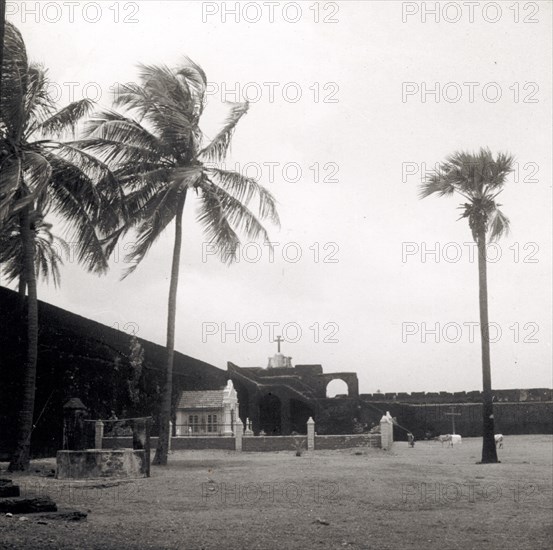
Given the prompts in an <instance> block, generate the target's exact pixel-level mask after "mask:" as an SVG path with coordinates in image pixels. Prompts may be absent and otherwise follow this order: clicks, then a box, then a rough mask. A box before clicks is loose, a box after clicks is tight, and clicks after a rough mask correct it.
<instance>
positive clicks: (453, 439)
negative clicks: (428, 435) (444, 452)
mask: <svg viewBox="0 0 553 550" xmlns="http://www.w3.org/2000/svg"><path fill="white" fill-rule="evenodd" d="M435 439H436V441H440V442H441V444H442V447H443V446H444V443H447V444H448V445H447V446H448V447H453V445H458V444H460V443H462V438H461V436H460V435H457V434H446V435H439V436H438V437H436V438H435Z"/></svg>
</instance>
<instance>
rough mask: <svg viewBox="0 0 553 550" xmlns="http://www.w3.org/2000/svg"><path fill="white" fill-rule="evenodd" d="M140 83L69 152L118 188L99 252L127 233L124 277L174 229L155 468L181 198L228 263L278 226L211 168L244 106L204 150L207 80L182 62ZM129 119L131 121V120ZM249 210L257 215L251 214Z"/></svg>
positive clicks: (168, 383) (160, 459) (146, 71)
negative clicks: (116, 218) (118, 203)
mask: <svg viewBox="0 0 553 550" xmlns="http://www.w3.org/2000/svg"><path fill="white" fill-rule="evenodd" d="M139 82H140V83H139V84H134V85H128V86H125V87H123V89H122V90H121V94H119V96H118V97H117V98H116V102H115V103H116V105H118V106H121V107H123V109H124V112H125V115H126V116H124V115H122V114H119V113H117V112H114V111H105V112H102V113H100V114H98V115H97V118H95V119H93V120H92V121H91V122H90V123H89V124H90V126H89V128H88V137H89V139H88V140H87V141H83V142H79V143H78V146H79V147H82V148H84V149H87V150H89V151H91V152H93V153H94V154H96V155H98V156H99V158H101V159H102V160H104V161H105V162H106V163H107V164H108V165H109V166H110V168H111V169H112V171H113V173H114V175H115V176H116V177H117V178H118V180H119V182H120V183H121V184H122V186H123V187H124V189H125V190H126V197H125V203H126V207H127V209H128V212H127V215H128V217H127V223H125V224H124V225H123V226H121V227H120V228H119V230H118V231H117V232H115V233H114V235H113V239H112V240H111V243H109V246H108V249H110V248H111V247H112V246H114V245H115V242H116V240H117V239H118V238H120V237H121V236H122V235H124V234H125V233H127V232H128V231H129V230H131V229H134V230H135V231H136V245H135V247H134V250H133V252H132V253H131V254H130V255H129V256H128V257H127V261H129V262H130V263H132V265H131V267H130V268H129V269H128V270H127V271H126V273H125V276H126V275H128V274H129V273H131V272H132V271H133V270H134V269H135V268H136V266H137V265H138V264H139V263H140V262H141V261H142V259H143V258H144V257H145V256H146V254H147V253H148V251H149V250H150V247H151V246H152V245H153V244H154V242H155V241H156V240H157V238H158V237H159V236H160V235H161V234H162V233H163V231H164V230H165V229H166V228H167V226H168V225H169V224H170V223H171V222H173V221H174V222H175V238H174V245H173V260H172V267H171V281H170V288H169V300H168V315H167V362H166V377H165V384H164V388H163V396H162V405H161V412H160V422H159V443H158V447H157V450H156V456H155V458H154V463H156V464H161V465H164V464H167V453H168V444H169V421H170V419H171V400H172V378H173V355H174V346H175V318H176V300H177V289H178V279H179V266H180V254H181V243H182V218H183V211H184V206H185V203H186V200H187V198H188V197H189V195H190V192H194V193H195V194H196V197H197V200H198V206H199V210H198V216H197V221H198V222H199V223H200V224H201V225H202V226H203V227H204V230H205V232H206V235H207V238H208V239H209V241H210V242H212V243H214V244H216V245H217V247H218V251H219V255H220V256H221V258H222V259H223V260H224V261H226V262H228V263H230V262H232V261H233V260H234V259H235V254H236V248H237V246H238V244H239V243H240V239H239V237H238V233H242V234H243V235H245V236H246V237H247V238H250V239H257V238H263V239H264V240H265V241H268V240H269V239H268V234H267V231H266V230H265V228H264V227H263V225H262V223H261V221H260V220H270V221H272V222H273V223H275V224H278V223H279V219H278V214H277V211H276V206H275V200H274V198H273V197H272V195H271V194H270V193H269V192H268V191H267V190H266V189H264V188H263V187H262V186H261V185H259V184H258V183H257V182H256V181H255V180H254V179H251V178H247V177H244V176H243V175H241V174H239V173H236V172H232V171H226V170H222V169H220V168H217V167H215V166H214V165H216V164H217V163H220V162H222V161H223V160H224V159H225V157H226V154H227V151H228V149H229V146H230V142H231V137H232V134H233V132H234V130H235V128H236V125H237V124H238V122H239V121H240V119H241V118H242V117H243V116H244V115H245V114H246V112H247V110H248V104H246V103H238V104H233V105H232V107H231V109H230V113H229V115H228V117H227V119H226V121H225V123H224V125H223V127H222V129H221V130H220V131H219V133H218V134H217V135H216V136H215V137H214V138H213V139H212V140H211V141H209V143H207V145H205V146H204V145H203V143H204V141H205V138H204V135H203V133H202V131H201V130H200V126H199V122H200V117H201V115H202V113H203V108H204V101H205V90H206V85H207V79H206V75H205V73H204V71H203V70H202V69H201V68H200V67H199V66H198V65H196V64H195V63H194V62H193V61H191V60H190V59H188V58H185V59H184V61H183V63H182V64H181V66H180V67H178V68H177V69H175V70H172V69H170V68H168V67H165V66H141V73H140V79H139ZM133 117H134V118H133ZM252 201H253V202H254V205H255V207H256V209H257V213H254V211H252V209H251V208H250V206H249V205H250V203H252Z"/></svg>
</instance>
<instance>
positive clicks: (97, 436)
mask: <svg viewBox="0 0 553 550" xmlns="http://www.w3.org/2000/svg"><path fill="white" fill-rule="evenodd" d="M103 438H104V423H103V422H102V421H101V420H96V424H95V425H94V448H95V449H101V448H102V439H103Z"/></svg>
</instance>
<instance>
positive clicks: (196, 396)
mask: <svg viewBox="0 0 553 550" xmlns="http://www.w3.org/2000/svg"><path fill="white" fill-rule="evenodd" d="M224 392H225V390H203V391H183V392H182V393H181V394H180V399H179V404H178V406H177V409H196V408H198V409H220V408H222V407H223V396H224Z"/></svg>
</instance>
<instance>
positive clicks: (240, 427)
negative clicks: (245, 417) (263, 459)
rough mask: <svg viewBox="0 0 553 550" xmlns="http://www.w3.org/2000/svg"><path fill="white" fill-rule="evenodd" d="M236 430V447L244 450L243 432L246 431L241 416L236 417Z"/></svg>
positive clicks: (238, 449) (237, 449)
mask: <svg viewBox="0 0 553 550" xmlns="http://www.w3.org/2000/svg"><path fill="white" fill-rule="evenodd" d="M234 431H235V438H236V439H235V440H234V443H235V447H234V449H235V450H236V451H238V452H241V451H242V433H243V432H244V425H243V424H242V420H240V418H237V419H236V426H235V428H234Z"/></svg>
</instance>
